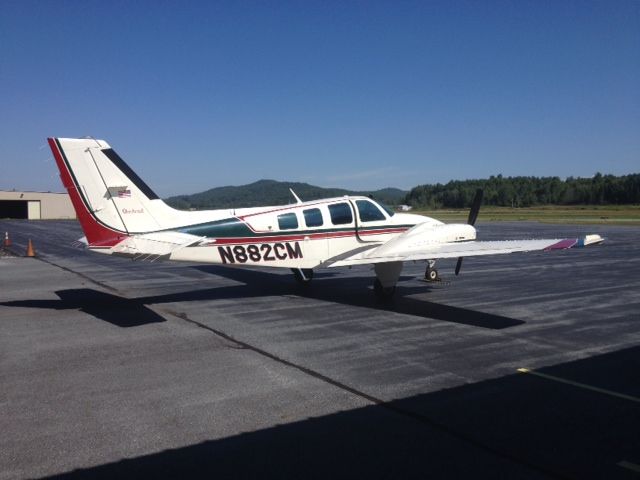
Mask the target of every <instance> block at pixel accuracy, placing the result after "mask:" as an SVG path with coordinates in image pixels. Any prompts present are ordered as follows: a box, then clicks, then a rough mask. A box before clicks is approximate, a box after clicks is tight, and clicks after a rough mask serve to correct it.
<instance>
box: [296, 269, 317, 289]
mask: <svg viewBox="0 0 640 480" xmlns="http://www.w3.org/2000/svg"><path fill="white" fill-rule="evenodd" d="M291 271H292V272H293V278H295V279H296V282H298V284H300V285H309V283H311V280H312V279H313V269H312V268H292V269H291Z"/></svg>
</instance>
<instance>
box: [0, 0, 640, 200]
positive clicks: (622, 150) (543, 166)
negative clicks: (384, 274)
mask: <svg viewBox="0 0 640 480" xmlns="http://www.w3.org/2000/svg"><path fill="white" fill-rule="evenodd" d="M0 62H1V63H0V189H11V188H16V189H24V190H45V191H46V190H51V191H60V190H61V188H62V187H61V184H60V181H59V179H58V176H57V171H56V169H55V164H54V163H53V160H52V157H51V154H50V152H49V150H48V147H45V144H46V141H45V139H46V137H48V136H59V137H81V136H85V135H91V136H94V137H96V138H102V139H105V140H107V141H108V142H109V143H110V144H111V146H112V147H114V148H115V150H116V151H117V152H118V153H119V154H120V155H121V156H122V157H123V158H124V159H125V160H126V161H127V162H128V163H129V164H130V166H131V167H132V168H133V169H134V170H136V171H137V173H138V174H139V175H140V176H141V177H143V178H144V179H145V180H146V181H147V183H149V185H151V186H152V188H154V189H155V190H156V191H157V192H158V193H159V194H160V195H162V196H168V195H173V194H180V193H194V192H197V191H202V190H205V189H208V188H211V187H215V186H222V185H241V184H244V183H250V182H253V181H255V180H259V179H261V178H272V179H276V180H291V181H304V182H309V183H312V184H316V185H321V186H338V187H345V188H354V189H373V188H381V187H386V186H397V187H401V188H410V187H412V186H415V185H418V184H423V183H435V182H446V181H448V180H450V179H465V178H485V177H488V176H489V175H492V174H499V173H501V174H503V175H539V176H546V175H558V176H560V177H565V176H569V175H573V176H591V175H593V174H594V173H595V172H596V171H600V172H604V173H613V174H626V173H634V172H638V171H640V168H639V167H640V2H638V1H622V0H615V1H610V2H605V1H597V2H595V1H576V2H573V1H541V0H535V1H524V0H523V1H484V2H478V1H468V2H466V1H442V2H435V1H434V2H428V1H420V2H404V1H390V2H375V1H363V2H329V1H321V2H313V1H300V2H266V1H261V2H250V1H242V2H209V1H207V2H205V1H203V2H196V1H192V2H178V1H154V2H143V1H126V2H119V1H112V0H110V1H108V2H105V1H95V2H92V1H82V2H80V1H50V2H49V1H40V2H30V1H23V0H20V1H7V0H0Z"/></svg>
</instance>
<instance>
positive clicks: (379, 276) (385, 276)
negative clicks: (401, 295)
mask: <svg viewBox="0 0 640 480" xmlns="http://www.w3.org/2000/svg"><path fill="white" fill-rule="evenodd" d="M373 269H374V270H375V272H376V279H375V281H374V282H373V292H374V293H375V294H376V297H378V298H379V299H381V300H389V299H390V298H391V297H393V295H394V294H395V293H396V283H398V279H399V278H400V273H401V272H402V262H385V263H376V264H375V265H374V266H373Z"/></svg>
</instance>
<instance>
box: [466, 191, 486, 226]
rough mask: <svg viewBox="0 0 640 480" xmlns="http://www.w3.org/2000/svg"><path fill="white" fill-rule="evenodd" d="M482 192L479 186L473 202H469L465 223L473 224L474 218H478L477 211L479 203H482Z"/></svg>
mask: <svg viewBox="0 0 640 480" xmlns="http://www.w3.org/2000/svg"><path fill="white" fill-rule="evenodd" d="M483 194H484V192H483V191H482V189H481V188H479V189H478V190H476V196H475V197H474V198H473V203H472V204H471V210H469V219H468V220H467V223H468V224H469V225H474V224H475V223H476V220H477V219H478V213H479V212H480V204H481V203H482V195H483Z"/></svg>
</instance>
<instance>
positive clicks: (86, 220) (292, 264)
mask: <svg viewBox="0 0 640 480" xmlns="http://www.w3.org/2000/svg"><path fill="white" fill-rule="evenodd" d="M48 140H49V145H50V147H51V150H52V151H53V155H54V157H55V159H56V163H57V165H58V168H59V169H60V175H61V177H62V182H63V184H64V186H65V188H66V189H67V191H68V192H69V196H70V197H71V201H72V203H73V206H74V208H75V211H76V213H77V215H78V220H79V221H80V225H81V226H82V229H83V230H84V233H85V235H86V241H85V243H86V245H87V247H88V248H89V249H90V250H92V251H95V252H100V253H106V254H111V255H121V256H127V257H131V258H132V259H134V260H156V259H166V260H182V261H189V262H198V263H214V264H221V265H226V266H233V267H244V266H247V267H250V266H261V267H265V266H266V267H279V268H289V269H291V270H293V273H294V276H295V278H296V280H298V281H299V282H301V283H306V282H309V281H310V280H311V278H312V277H313V269H314V268H324V267H344V266H351V265H363V264H373V266H374V270H375V274H376V279H375V282H374V291H375V292H376V294H377V295H379V296H382V297H388V296H391V295H392V294H393V293H394V291H395V286H396V283H397V282H398V278H399V277H400V272H401V271H402V266H403V262H406V261H411V260H425V261H427V262H428V263H427V269H426V273H425V277H426V278H427V279H428V280H437V279H438V273H437V271H436V270H435V268H433V267H434V263H435V260H436V259H441V258H456V257H457V258H458V263H457V265H456V269H455V273H456V275H457V274H458V273H459V271H460V267H461V264H462V257H468V256H477V255H496V254H501V253H512V252H526V251H535V250H556V249H566V248H571V247H582V246H586V245H590V244H597V243H600V242H602V241H603V238H602V237H600V236H599V235H587V236H586V237H582V238H573V239H564V240H562V239H542V240H505V241H477V240H476V230H475V228H474V227H473V224H474V223H475V220H476V218H477V215H478V210H479V208H480V203H481V200H482V192H481V191H478V194H477V195H476V198H475V200H474V203H473V206H472V208H471V212H470V215H469V221H468V223H467V224H444V223H442V222H440V221H438V220H435V219H433V218H429V217H426V216H422V215H413V214H408V213H396V212H394V211H392V210H390V209H389V208H387V207H385V206H384V205H382V204H380V203H378V202H376V201H374V200H372V199H370V198H367V197H357V196H354V197H351V196H349V197H340V198H328V199H324V200H313V201H307V202H303V201H301V200H300V199H299V198H298V197H297V196H296V195H295V193H293V191H292V194H293V196H294V198H295V199H296V201H297V203H295V204H291V205H284V206H275V207H259V208H238V209H232V210H228V209H224V210H207V211H180V210H175V209H173V208H171V207H169V206H168V205H166V204H165V203H164V202H163V201H162V200H161V199H160V198H159V197H158V196H157V195H156V194H155V193H154V192H153V190H151V189H150V188H149V187H148V186H147V184H145V183H144V182H143V181H142V180H141V179H140V177H138V175H136V174H135V173H134V172H133V170H131V168H129V166H128V165H127V164H126V163H125V162H124V161H123V160H122V158H120V157H119V156H118V154H117V153H116V152H115V151H114V150H113V149H112V148H111V147H110V146H109V145H108V144H107V143H106V142H105V141H103V140H95V139H91V138H83V139H69V138H49V139H48ZM83 240H85V239H83Z"/></svg>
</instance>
